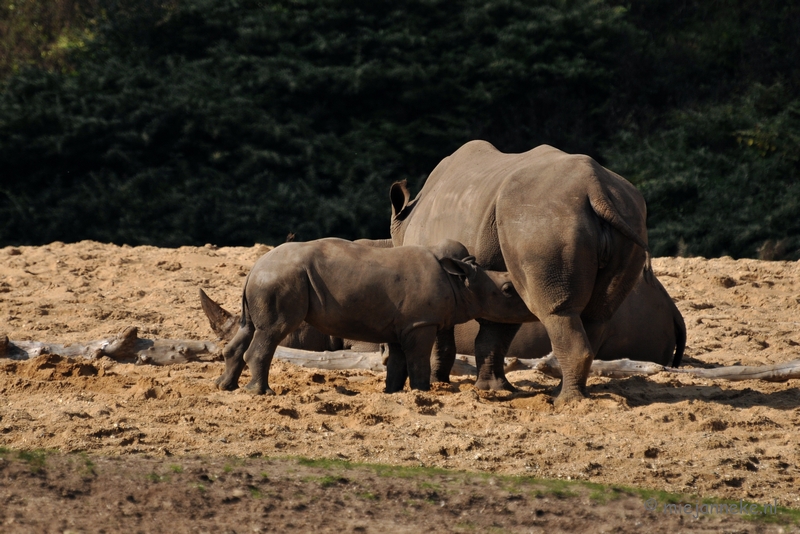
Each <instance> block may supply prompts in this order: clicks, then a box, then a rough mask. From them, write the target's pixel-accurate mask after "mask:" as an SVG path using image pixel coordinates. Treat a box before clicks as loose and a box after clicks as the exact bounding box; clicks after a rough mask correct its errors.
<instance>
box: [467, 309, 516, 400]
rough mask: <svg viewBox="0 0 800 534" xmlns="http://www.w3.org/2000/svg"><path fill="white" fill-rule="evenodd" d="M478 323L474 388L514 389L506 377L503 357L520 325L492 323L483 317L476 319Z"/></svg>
mask: <svg viewBox="0 0 800 534" xmlns="http://www.w3.org/2000/svg"><path fill="white" fill-rule="evenodd" d="M478 323H480V325H481V328H480V330H479V331H478V337H477V338H476V339H475V365H476V366H477V367H478V379H477V380H476V381H475V388H477V389H482V390H488V389H492V390H496V391H499V390H505V391H516V390H517V389H516V388H515V387H514V386H512V385H511V382H509V381H508V379H507V378H506V372H505V357H506V353H507V352H508V347H510V346H511V341H513V339H514V336H515V335H516V333H517V330H519V327H520V325H518V324H502V323H494V322H491V321H486V320H483V319H478Z"/></svg>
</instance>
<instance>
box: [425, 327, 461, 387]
mask: <svg viewBox="0 0 800 534" xmlns="http://www.w3.org/2000/svg"><path fill="white" fill-rule="evenodd" d="M455 361H456V335H455V329H454V328H445V329H443V330H439V333H438V334H436V342H435V343H434V344H433V353H431V382H445V383H449V382H450V371H451V370H452V369H453V364H454V363H455Z"/></svg>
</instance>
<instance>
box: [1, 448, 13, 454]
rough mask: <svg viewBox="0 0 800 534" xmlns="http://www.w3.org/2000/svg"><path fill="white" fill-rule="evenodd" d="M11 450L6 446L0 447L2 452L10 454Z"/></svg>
mask: <svg viewBox="0 0 800 534" xmlns="http://www.w3.org/2000/svg"><path fill="white" fill-rule="evenodd" d="M10 452H11V449H7V448H5V447H0V454H8V453H10Z"/></svg>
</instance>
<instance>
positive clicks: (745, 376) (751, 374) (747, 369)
mask: <svg viewBox="0 0 800 534" xmlns="http://www.w3.org/2000/svg"><path fill="white" fill-rule="evenodd" d="M664 371H666V372H668V373H675V374H690V375H692V376H696V377H698V378H709V379H712V380H713V379H720V380H731V381H739V380H765V381H767V382H786V381H787V380H791V379H793V378H800V360H792V361H790V362H784V363H775V364H772V365H758V366H753V365H734V366H731V367H716V368H714V369H680V368H679V369H675V368H672V367H667V368H665V369H664Z"/></svg>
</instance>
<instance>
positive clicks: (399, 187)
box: [389, 180, 411, 219]
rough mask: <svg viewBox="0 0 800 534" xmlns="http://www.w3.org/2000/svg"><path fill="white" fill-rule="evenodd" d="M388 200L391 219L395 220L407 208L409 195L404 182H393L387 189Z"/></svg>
mask: <svg viewBox="0 0 800 534" xmlns="http://www.w3.org/2000/svg"><path fill="white" fill-rule="evenodd" d="M389 198H390V199H391V201H392V219H397V218H399V217H401V216H402V215H403V211H404V210H405V209H406V207H408V201H409V199H410V198H411V193H409V192H408V187H407V185H406V181H405V180H403V181H401V182H395V183H393V184H392V187H391V189H389Z"/></svg>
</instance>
